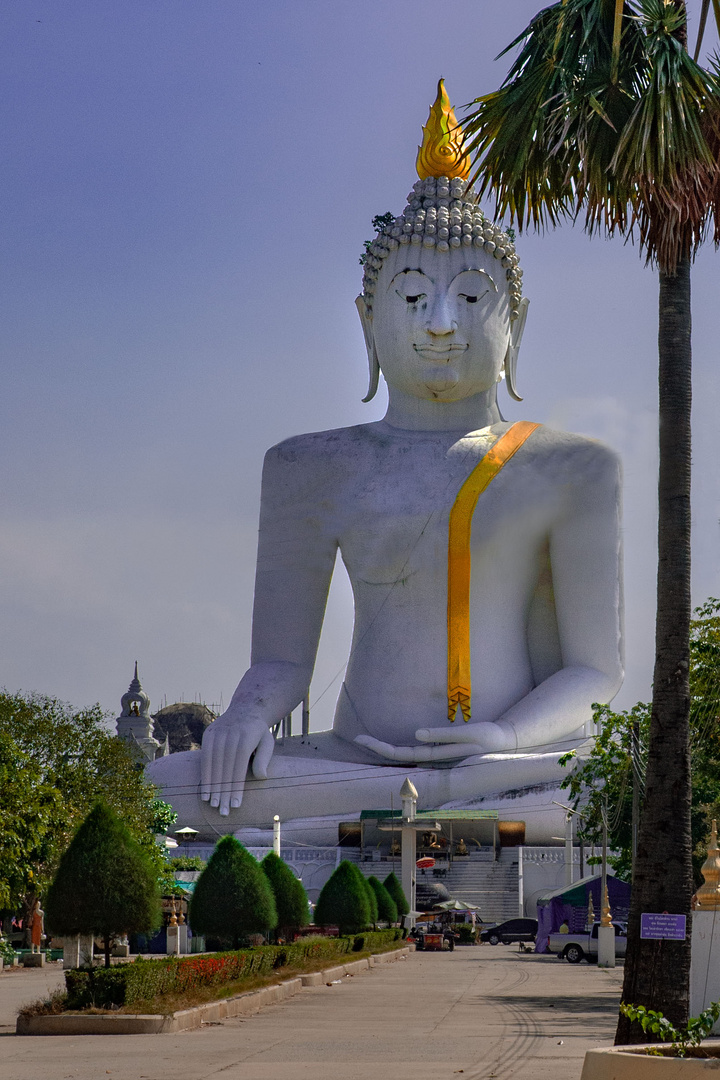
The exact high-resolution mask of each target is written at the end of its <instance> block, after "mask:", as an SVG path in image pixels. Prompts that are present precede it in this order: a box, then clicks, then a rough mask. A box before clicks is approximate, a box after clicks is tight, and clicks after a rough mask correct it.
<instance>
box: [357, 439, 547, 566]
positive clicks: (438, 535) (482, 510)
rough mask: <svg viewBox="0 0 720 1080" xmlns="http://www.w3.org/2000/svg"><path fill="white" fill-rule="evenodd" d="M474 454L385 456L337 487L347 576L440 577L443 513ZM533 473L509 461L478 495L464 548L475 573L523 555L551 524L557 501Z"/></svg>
mask: <svg viewBox="0 0 720 1080" xmlns="http://www.w3.org/2000/svg"><path fill="white" fill-rule="evenodd" d="M482 456H483V455H482V451H481V452H479V453H478V452H475V453H469V452H465V453H464V454H459V453H457V454H439V453H431V452H425V453H417V452H416V453H415V454H414V455H413V456H412V458H411V457H410V456H409V455H408V456H405V457H403V456H402V455H395V456H388V457H385V458H384V459H383V460H382V461H381V462H372V463H371V466H372V467H367V468H361V469H358V470H357V472H356V474H355V475H354V476H353V477H352V478H348V481H347V482H346V484H345V485H344V486H343V491H342V497H341V500H340V502H341V513H340V514H339V516H338V518H339V520H338V524H339V541H340V547H341V550H342V555H343V559H344V561H345V563H346V565H347V567H348V570H349V571H350V574H351V576H352V577H357V578H361V579H362V580H364V581H366V582H369V583H372V584H380V583H388V582H392V581H395V580H396V579H398V578H402V579H403V581H405V582H407V583H408V584H410V583H412V584H414V585H417V584H419V582H420V581H422V580H425V579H427V577H428V575H430V576H438V577H439V579H442V580H444V578H445V577H446V574H447V558H448V539H449V523H450V514H451V510H452V508H453V505H454V504H455V502H456V499H457V498H458V495H459V493H460V492H461V490H462V489H463V486H464V484H465V483H466V481H467V480H468V478H469V477H470V475H471V474H472V472H473V470H474V469H475V467H476V466H477V465H478V463H479V460H480V459H481V458H482ZM536 473H537V470H536V469H535V468H533V467H529V463H528V462H525V463H524V464H523V463H521V462H518V461H514V462H513V461H511V462H509V463H508V464H507V465H505V466H504V467H503V469H501V470H500V471H499V472H498V474H497V475H496V476H495V477H494V478H493V479H492V481H491V482H490V484H489V485H488V487H487V488H486V489H485V491H483V492H482V494H480V496H479V497H478V499H477V503H476V504H475V507H474V511H473V513H472V528H471V533H470V538H469V549H470V553H471V555H472V557H473V560H474V561H475V562H476V564H477V567H480V566H481V565H482V564H483V563H487V564H488V565H492V564H493V563H494V564H495V566H496V568H498V569H499V568H500V565H501V564H503V563H505V562H507V561H508V558H510V557H511V556H510V552H511V551H512V552H513V555H512V559H513V560H515V561H516V560H517V559H518V558H522V557H523V552H524V553H525V556H526V557H529V556H530V555H531V553H532V551H533V550H535V549H537V548H538V546H539V545H541V544H542V543H543V541H544V539H545V538H546V536H547V532H548V529H549V527H550V526H551V522H552V518H553V514H554V508H555V505H556V503H557V498H556V497H555V495H553V494H552V493H551V492H549V491H548V486H549V487H550V488H552V485H548V483H547V482H546V481H544V480H543V478H542V476H538V475H537V474H536Z"/></svg>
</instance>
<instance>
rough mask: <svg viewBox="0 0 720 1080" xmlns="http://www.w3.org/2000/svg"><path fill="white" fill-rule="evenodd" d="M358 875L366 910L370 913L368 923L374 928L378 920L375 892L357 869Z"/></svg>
mask: <svg viewBox="0 0 720 1080" xmlns="http://www.w3.org/2000/svg"><path fill="white" fill-rule="evenodd" d="M358 874H359V875H360V877H361V878H362V884H363V889H364V890H365V895H366V897H367V902H368V909H369V911H370V922H371V923H372V924H373V926H375V925H376V924H377V921H378V918H379V915H378V901H377V896H376V895H375V890H374V889H373V887H372V885H371V884H370V882H369V880H368V879H367V878H366V877H365V875H364V874H363V873H362V871H361V870H360V869H359V868H358Z"/></svg>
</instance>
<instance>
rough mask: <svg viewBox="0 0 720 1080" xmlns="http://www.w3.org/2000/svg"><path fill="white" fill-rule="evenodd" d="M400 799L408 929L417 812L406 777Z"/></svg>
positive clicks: (415, 795)
mask: <svg viewBox="0 0 720 1080" xmlns="http://www.w3.org/2000/svg"><path fill="white" fill-rule="evenodd" d="M400 798H401V799H402V831H401V844H402V855H401V867H402V887H403V892H404V893H405V899H406V900H407V902H408V904H409V905H410V916H409V920H408V921H409V927H408V929H412V927H413V926H414V925H415V914H414V912H415V855H416V849H415V826H414V822H415V814H416V811H417V800H418V793H417V788H416V787H415V785H414V784H413V783H412V782H411V781H410V779H409V778H408V777H406V778H405V783H404V784H403V786H402V787H401V788H400Z"/></svg>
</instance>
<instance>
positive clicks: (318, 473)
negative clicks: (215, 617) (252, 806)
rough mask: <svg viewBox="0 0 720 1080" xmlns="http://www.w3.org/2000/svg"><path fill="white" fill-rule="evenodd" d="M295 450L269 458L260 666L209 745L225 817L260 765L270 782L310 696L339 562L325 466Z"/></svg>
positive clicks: (211, 773)
mask: <svg viewBox="0 0 720 1080" xmlns="http://www.w3.org/2000/svg"><path fill="white" fill-rule="evenodd" d="M293 442H294V440H292V441H291V442H290V443H289V444H281V445H280V446H279V447H273V449H272V450H270V451H269V452H268V454H267V456H266V458H265V467H264V469H263V485H262V501H261V509H260V531H259V539H258V557H257V569H256V576H255V604H254V611H253V635H252V657H251V666H250V668H249V669H248V671H247V672H246V673H245V675H244V676H243V678H242V679H241V681H240V684H239V685H238V688H237V690H236V691H235V693H234V694H233V698H232V701H231V702H230V705H229V706H228V708H227V710H226V711H225V713H223V715H222V716H221V717H220V718H219V719H218V720H216V721H215V723H213V724H212V725H211V726H210V727H209V728H208V729H207V731H206V733H205V737H204V738H203V745H202V755H203V757H202V766H201V767H202V798H203V799H205V800H206V801H207V800H209V801H210V803H211V805H212V806H214V807H218V808H219V810H220V813H221V814H223V815H226V814H227V813H228V812H229V809H230V807H236V806H240V804H241V802H242V796H243V789H244V784H245V776H246V773H247V770H248V766H249V764H250V761H251V759H252V771H253V775H254V776H255V777H256V778H258V779H264V778H265V776H266V770H267V766H268V763H269V761H270V758H271V757H272V752H273V746H274V741H273V737H272V733H271V732H270V730H269V729H270V727H272V726H273V725H274V724H276V723H277V722H278V720H280V719H281V718H282V717H283V716H286V715H287V714H288V713H289V712H291V711H292V710H293V709H294V708H295V706H296V705H298V704H299V702H300V701H301V700H302V698H303V697H304V695H305V694H306V693H307V689H308V686H309V684H310V679H311V677H312V672H313V667H314V664H315V656H316V653H317V647H318V642H319V639H320V631H321V629H322V621H323V616H324V613H325V603H326V600H327V593H328V588H329V585H330V578H331V576H332V571H333V566H334V562H335V554H336V549H337V543H336V540H335V538H334V536H333V533H332V527H331V521H330V518H331V515H330V514H329V513H328V503H327V491H326V488H325V484H324V483H323V480H324V477H323V476H322V472H323V469H322V466H321V464H320V465H319V466H318V467H315V468H314V467H313V462H312V460H311V461H308V460H307V456H306V455H303V454H301V453H297V452H291V451H290V450H289V449H288V447H289V446H292V443H293ZM323 496H325V500H323ZM253 755H254V756H253Z"/></svg>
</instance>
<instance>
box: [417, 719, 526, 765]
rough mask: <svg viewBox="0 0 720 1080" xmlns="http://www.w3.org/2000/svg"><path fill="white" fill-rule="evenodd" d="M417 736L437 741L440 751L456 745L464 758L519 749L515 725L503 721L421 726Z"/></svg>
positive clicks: (426, 740)
mask: <svg viewBox="0 0 720 1080" xmlns="http://www.w3.org/2000/svg"><path fill="white" fill-rule="evenodd" d="M415 737H416V739H417V740H418V742H421V743H433V744H434V747H435V749H437V750H442V749H443V747H444V748H445V749H447V750H449V749H450V748H451V747H454V748H455V749H456V750H457V751H458V752H460V753H461V754H462V756H463V757H467V756H468V755H470V754H493V753H497V752H499V751H501V750H515V749H516V748H517V736H516V733H515V728H514V727H513V726H512V724H508V723H506V722H502V721H501V722H500V723H499V724H473V723H470V724H465V723H462V724H461V723H459V722H458V721H457V720H456V721H455V723H454V724H453V725H452V726H451V727H435V728H419V729H418V730H417V731H416V732H415Z"/></svg>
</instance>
